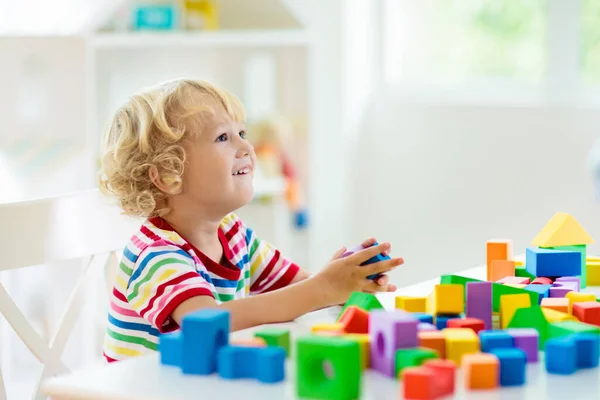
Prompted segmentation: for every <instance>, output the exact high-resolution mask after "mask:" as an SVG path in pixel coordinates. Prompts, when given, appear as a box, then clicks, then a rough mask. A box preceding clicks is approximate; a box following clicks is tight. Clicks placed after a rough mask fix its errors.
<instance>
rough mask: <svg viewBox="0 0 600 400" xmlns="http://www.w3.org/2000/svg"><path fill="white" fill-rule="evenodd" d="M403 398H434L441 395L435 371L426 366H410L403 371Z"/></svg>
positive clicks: (425, 399) (423, 399)
mask: <svg viewBox="0 0 600 400" xmlns="http://www.w3.org/2000/svg"><path fill="white" fill-rule="evenodd" d="M401 379H402V382H403V385H402V393H401V395H402V398H403V399H414V400H433V399H437V398H439V397H440V393H441V389H440V387H439V385H438V383H437V382H436V374H435V371H434V370H432V369H430V368H426V367H409V368H406V369H404V371H402V378H401Z"/></svg>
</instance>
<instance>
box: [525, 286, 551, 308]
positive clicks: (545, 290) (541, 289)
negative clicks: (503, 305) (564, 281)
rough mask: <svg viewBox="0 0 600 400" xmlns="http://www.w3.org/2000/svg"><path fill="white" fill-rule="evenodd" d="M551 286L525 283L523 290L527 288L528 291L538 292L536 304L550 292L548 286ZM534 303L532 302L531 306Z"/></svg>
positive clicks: (540, 302)
mask: <svg viewBox="0 0 600 400" xmlns="http://www.w3.org/2000/svg"><path fill="white" fill-rule="evenodd" d="M551 287H552V285H538V284H535V285H527V286H525V290H529V291H530V292H537V293H539V296H538V305H539V304H542V299H543V298H544V297H548V296H549V293H550V288H551ZM534 305H535V304H532V306H534Z"/></svg>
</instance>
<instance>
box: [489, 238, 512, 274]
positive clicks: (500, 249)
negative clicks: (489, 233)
mask: <svg viewBox="0 0 600 400" xmlns="http://www.w3.org/2000/svg"><path fill="white" fill-rule="evenodd" d="M485 253H486V254H485V255H486V266H487V277H486V279H487V280H488V281H489V280H491V279H490V278H491V277H492V261H494V260H512V259H513V256H514V255H513V241H512V240H510V239H494V240H488V241H487V243H486V251H485Z"/></svg>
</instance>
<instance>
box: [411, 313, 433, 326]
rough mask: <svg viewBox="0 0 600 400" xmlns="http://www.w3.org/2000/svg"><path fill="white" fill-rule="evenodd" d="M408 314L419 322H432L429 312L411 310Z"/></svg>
mask: <svg viewBox="0 0 600 400" xmlns="http://www.w3.org/2000/svg"><path fill="white" fill-rule="evenodd" d="M410 315H411V316H412V317H413V318H416V319H417V320H419V322H426V323H429V324H433V315H431V314H427V313H424V312H412V313H410Z"/></svg>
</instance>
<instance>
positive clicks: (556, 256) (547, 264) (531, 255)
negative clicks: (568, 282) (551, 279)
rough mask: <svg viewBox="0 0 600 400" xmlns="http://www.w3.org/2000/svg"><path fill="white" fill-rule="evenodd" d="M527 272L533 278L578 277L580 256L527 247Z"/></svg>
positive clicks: (574, 252)
mask: <svg viewBox="0 0 600 400" xmlns="http://www.w3.org/2000/svg"><path fill="white" fill-rule="evenodd" d="M525 256H526V257H527V272H529V273H530V274H533V275H535V276H578V275H580V274H581V255H580V254H579V253H578V252H576V251H565V250H549V249H541V248H531V247H528V248H527V250H526V251H525Z"/></svg>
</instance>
